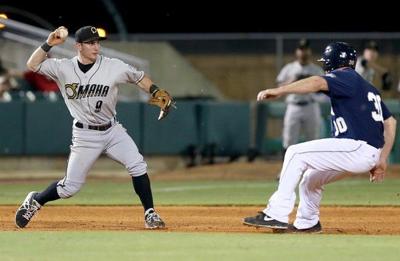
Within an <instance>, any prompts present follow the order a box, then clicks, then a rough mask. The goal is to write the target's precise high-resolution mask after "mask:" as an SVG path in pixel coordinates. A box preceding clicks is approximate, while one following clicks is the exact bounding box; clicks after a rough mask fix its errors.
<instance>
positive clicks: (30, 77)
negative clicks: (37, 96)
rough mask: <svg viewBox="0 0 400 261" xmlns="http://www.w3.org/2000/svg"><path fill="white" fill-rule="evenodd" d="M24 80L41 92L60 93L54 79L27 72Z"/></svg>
mask: <svg viewBox="0 0 400 261" xmlns="http://www.w3.org/2000/svg"><path fill="white" fill-rule="evenodd" d="M24 78H25V80H27V81H28V82H29V83H30V84H31V85H33V87H34V88H35V89H36V90H38V91H41V92H58V91H59V89H58V85H57V83H56V82H55V81H53V80H52V79H50V78H48V77H46V76H44V75H42V74H39V73H35V72H32V71H27V72H25V73H24Z"/></svg>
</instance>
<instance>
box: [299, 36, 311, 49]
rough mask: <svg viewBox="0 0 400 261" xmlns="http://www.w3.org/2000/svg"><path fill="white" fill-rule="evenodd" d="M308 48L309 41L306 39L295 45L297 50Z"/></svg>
mask: <svg viewBox="0 0 400 261" xmlns="http://www.w3.org/2000/svg"><path fill="white" fill-rule="evenodd" d="M308 48H310V41H309V40H307V39H304V38H303V39H300V40H299V42H298V44H297V49H302V50H304V49H308Z"/></svg>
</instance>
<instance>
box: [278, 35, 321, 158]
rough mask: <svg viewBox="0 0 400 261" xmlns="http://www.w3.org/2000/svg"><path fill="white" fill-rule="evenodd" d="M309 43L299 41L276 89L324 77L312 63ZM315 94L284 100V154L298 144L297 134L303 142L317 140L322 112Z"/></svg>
mask: <svg viewBox="0 0 400 261" xmlns="http://www.w3.org/2000/svg"><path fill="white" fill-rule="evenodd" d="M310 59H311V49H310V43H309V41H308V40H306V39H301V40H300V41H299V44H298V46H297V48H296V61H294V62H291V63H288V64H287V65H285V66H284V67H283V68H282V70H281V71H280V72H279V75H278V77H277V79H276V81H277V84H278V85H279V86H282V85H287V84H289V83H292V82H295V81H298V80H301V79H304V78H307V77H309V76H313V75H323V73H324V72H323V70H322V69H321V67H319V66H318V65H316V64H314V63H311V61H310ZM317 100H318V97H317V95H316V94H289V95H288V96H287V97H286V100H285V101H286V103H287V107H286V112H285V117H284V122H283V144H282V146H283V150H284V153H283V154H285V151H286V149H287V148H288V147H289V146H290V145H293V144H296V143H298V142H299V138H300V130H303V131H304V138H305V139H306V140H313V139H317V138H319V133H320V126H321V111H320V107H319V104H318V102H317Z"/></svg>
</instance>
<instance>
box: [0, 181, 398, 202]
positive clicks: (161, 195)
mask: <svg viewBox="0 0 400 261" xmlns="http://www.w3.org/2000/svg"><path fill="white" fill-rule="evenodd" d="M48 184H49V183H47V182H43V183H37V182H35V183H32V184H29V183H27V184H0V204H20V202H21V201H22V200H23V199H24V197H25V196H26V194H27V192H29V191H31V190H38V191H41V190H43V189H44V188H46V187H47V185H48ZM152 187H153V192H154V198H155V202H156V204H157V205H263V204H265V203H266V201H267V199H268V197H269V196H270V195H271V194H272V193H273V191H274V190H275V189H276V188H277V182H275V181H237V180H235V181H174V182H170V181H168V182H167V181H163V182H153V184H152ZM53 204H62V205H76V204H88V205H112V204H120V205H124V204H139V200H138V198H137V196H136V195H134V194H133V189H132V185H131V183H130V180H129V179H127V180H126V182H122V181H110V180H103V181H100V180H89V181H88V183H87V184H86V185H85V186H84V188H83V189H82V191H81V192H79V194H78V195H76V196H74V197H73V198H70V199H68V200H60V201H57V202H55V203H53ZM322 204H326V205H400V179H388V180H385V182H383V183H380V184H371V183H370V182H369V181H368V180H364V179H347V180H346V179H345V180H342V181H339V182H336V183H333V184H330V185H328V186H326V190H325V192H324V197H323V200H322Z"/></svg>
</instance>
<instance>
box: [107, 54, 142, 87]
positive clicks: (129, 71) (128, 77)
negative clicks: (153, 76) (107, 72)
mask: <svg viewBox="0 0 400 261" xmlns="http://www.w3.org/2000/svg"><path fill="white" fill-rule="evenodd" d="M112 60H113V63H114V67H113V68H114V69H115V72H116V73H117V74H118V76H117V79H116V83H117V84H119V83H134V84H138V83H139V82H140V81H141V80H142V79H143V77H144V71H140V70H138V69H137V68H135V67H134V66H132V65H129V64H127V63H124V62H123V61H121V60H118V59H112Z"/></svg>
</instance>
